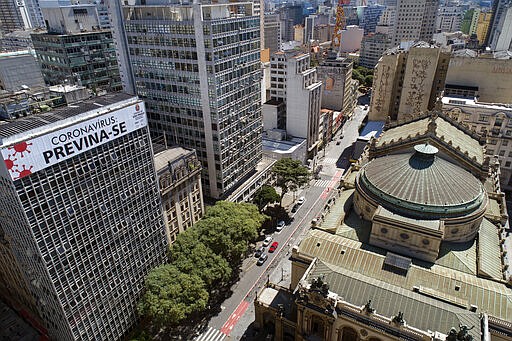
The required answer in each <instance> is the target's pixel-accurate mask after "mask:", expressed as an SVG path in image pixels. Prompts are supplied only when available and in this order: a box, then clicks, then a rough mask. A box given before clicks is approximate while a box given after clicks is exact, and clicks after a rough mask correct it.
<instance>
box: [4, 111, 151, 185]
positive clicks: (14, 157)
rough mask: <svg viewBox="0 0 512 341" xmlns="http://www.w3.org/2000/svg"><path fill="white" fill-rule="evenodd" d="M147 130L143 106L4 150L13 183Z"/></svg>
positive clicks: (110, 113)
mask: <svg viewBox="0 0 512 341" xmlns="http://www.w3.org/2000/svg"><path fill="white" fill-rule="evenodd" d="M145 126H147V118H146V112H145V110H144V104H143V103H137V104H133V105H130V106H128V107H125V108H122V109H119V110H116V111H113V112H109V113H107V114H104V115H101V116H98V117H95V118H93V119H89V120H87V121H83V122H80V123H77V124H74V125H72V126H69V127H66V128H64V129H60V130H56V131H54V132H51V133H48V134H45V135H42V136H39V137H36V138H33V139H31V140H27V141H23V142H20V143H16V144H15V145H13V146H9V147H7V148H3V149H2V150H1V152H2V157H3V159H4V162H5V165H6V166H7V170H8V172H9V174H10V175H11V178H12V179H13V180H17V179H21V178H23V177H25V176H28V175H30V174H32V173H35V172H37V171H39V170H41V169H44V168H47V167H50V166H52V165H54V164H57V163H59V162H61V161H64V160H67V159H70V158H72V157H74V156H76V155H79V154H81V153H83V152H85V151H88V150H91V149H94V148H96V147H98V146H101V145H102V144H105V143H108V142H110V141H112V140H115V139H116V138H119V137H121V136H124V135H126V134H129V133H131V132H132V131H135V130H137V129H140V128H142V127H145Z"/></svg>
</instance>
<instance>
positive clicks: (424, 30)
mask: <svg viewBox="0 0 512 341" xmlns="http://www.w3.org/2000/svg"><path fill="white" fill-rule="evenodd" d="M438 6H439V0H397V6H396V19H395V24H394V27H393V32H392V33H393V45H399V44H400V42H403V41H417V40H423V41H427V42H428V41H430V40H432V36H433V34H434V30H435V27H436V14H437V8H438Z"/></svg>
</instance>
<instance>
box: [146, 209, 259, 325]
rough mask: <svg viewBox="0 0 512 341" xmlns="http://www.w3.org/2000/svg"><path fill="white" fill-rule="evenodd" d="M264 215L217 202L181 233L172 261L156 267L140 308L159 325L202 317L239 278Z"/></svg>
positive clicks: (177, 239) (149, 275)
mask: <svg viewBox="0 0 512 341" xmlns="http://www.w3.org/2000/svg"><path fill="white" fill-rule="evenodd" d="M265 219H266V216H264V215H263V214H260V212H259V210H258V208H257V207H256V206H255V205H253V204H249V203H232V202H227V201H219V202H217V203H216V204H215V205H214V206H212V207H209V208H208V209H207V210H206V214H205V216H204V217H203V218H202V219H201V220H200V221H199V222H197V223H196V224H195V225H194V227H192V228H190V229H188V230H186V231H184V232H182V233H180V234H179V235H178V237H177V238H176V241H175V242H174V244H173V245H172V247H171V248H170V251H169V262H168V263H167V264H164V265H161V266H159V267H157V268H155V269H153V270H152V271H151V272H150V273H149V274H148V276H147V278H146V282H145V289H146V290H145V294H144V295H143V297H142V299H141V301H140V303H139V306H138V309H139V312H140V314H141V315H143V318H144V319H145V320H146V322H147V323H149V324H150V325H153V326H156V327H163V326H170V327H171V326H177V325H179V324H180V323H181V322H183V321H185V320H187V319H189V318H191V317H199V316H201V314H202V313H204V311H205V310H206V308H207V306H208V305H209V304H210V301H211V299H212V297H210V293H212V292H217V293H218V292H219V290H221V289H222V288H223V287H226V286H228V285H230V284H231V280H232V279H233V278H237V275H238V271H239V267H240V264H241V262H242V260H243V258H244V257H245V255H246V254H247V251H248V248H249V244H250V243H251V242H253V241H254V240H255V239H256V238H257V236H258V233H259V229H260V228H261V225H262V223H263V222H264V221H265Z"/></svg>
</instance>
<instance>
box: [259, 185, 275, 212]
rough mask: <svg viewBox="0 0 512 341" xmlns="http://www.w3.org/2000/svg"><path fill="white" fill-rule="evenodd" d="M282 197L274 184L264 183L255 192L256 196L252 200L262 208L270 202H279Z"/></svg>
mask: <svg viewBox="0 0 512 341" xmlns="http://www.w3.org/2000/svg"><path fill="white" fill-rule="evenodd" d="M280 199H281V197H280V196H279V194H277V192H276V190H275V188H274V187H272V186H268V185H263V186H261V187H260V189H258V190H257V191H256V193H255V194H254V198H253V199H252V202H253V203H254V204H255V205H257V206H258V209H259V210H260V212H261V210H262V209H263V208H264V207H265V206H267V205H268V204H271V203H274V202H277V201H279V200H280Z"/></svg>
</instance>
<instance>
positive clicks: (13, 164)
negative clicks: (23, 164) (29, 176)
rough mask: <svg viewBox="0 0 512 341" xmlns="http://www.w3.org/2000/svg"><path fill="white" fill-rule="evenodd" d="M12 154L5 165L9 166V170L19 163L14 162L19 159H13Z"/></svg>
mask: <svg viewBox="0 0 512 341" xmlns="http://www.w3.org/2000/svg"><path fill="white" fill-rule="evenodd" d="M11 156H12V155H9V157H8V158H7V160H4V162H5V165H6V166H7V169H8V170H13V168H14V167H18V165H17V164H15V163H14V161H16V160H18V159H12V160H11Z"/></svg>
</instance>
